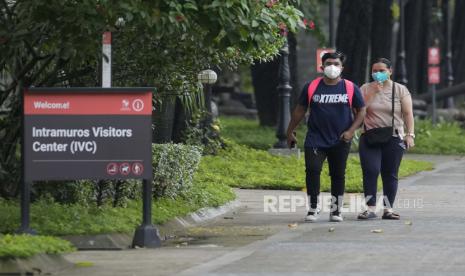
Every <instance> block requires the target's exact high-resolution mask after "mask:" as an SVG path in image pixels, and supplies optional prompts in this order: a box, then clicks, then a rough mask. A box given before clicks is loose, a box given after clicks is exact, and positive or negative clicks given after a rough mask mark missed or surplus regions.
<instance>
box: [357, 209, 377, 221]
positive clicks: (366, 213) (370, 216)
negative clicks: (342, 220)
mask: <svg viewBox="0 0 465 276" xmlns="http://www.w3.org/2000/svg"><path fill="white" fill-rule="evenodd" d="M377 217H378V216H377V215H376V214H375V212H370V211H368V210H365V211H364V212H363V213H360V214H358V216H357V219H360V220H365V219H375V218H377Z"/></svg>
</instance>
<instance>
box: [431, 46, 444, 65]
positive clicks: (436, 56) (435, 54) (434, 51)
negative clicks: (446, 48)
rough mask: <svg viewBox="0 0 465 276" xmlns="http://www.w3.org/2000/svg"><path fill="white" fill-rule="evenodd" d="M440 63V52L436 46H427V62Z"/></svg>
mask: <svg viewBox="0 0 465 276" xmlns="http://www.w3.org/2000/svg"><path fill="white" fill-rule="evenodd" d="M440 63H441V52H440V50H439V48H438V47H430V48H428V64H429V65H438V64H440Z"/></svg>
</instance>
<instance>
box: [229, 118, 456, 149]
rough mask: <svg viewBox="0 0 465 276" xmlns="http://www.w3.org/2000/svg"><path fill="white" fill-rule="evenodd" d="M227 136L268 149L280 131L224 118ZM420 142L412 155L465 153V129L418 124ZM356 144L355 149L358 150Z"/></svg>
mask: <svg viewBox="0 0 465 276" xmlns="http://www.w3.org/2000/svg"><path fill="white" fill-rule="evenodd" d="M220 122H221V126H222V130H221V134H222V135H223V137H226V138H228V139H231V140H233V141H235V142H237V143H238V144H241V145H247V146H250V147H252V148H255V149H262V150H267V149H269V148H271V146H272V145H273V143H275V142H276V140H277V138H276V130H275V128H272V127H261V126H259V125H258V121H255V120H246V119H242V118H237V117H221V118H220ZM415 130H416V131H415V132H416V136H417V137H416V139H415V143H416V146H415V148H414V149H413V150H412V151H411V152H412V153H421V154H453V155H463V154H465V143H464V142H463V139H464V138H465V130H464V129H462V128H460V126H459V125H458V124H456V123H440V124H438V125H436V127H433V126H432V124H431V122H430V121H420V120H417V121H416V122H415ZM305 133H306V127H305V126H303V125H301V126H300V127H299V128H298V130H297V139H298V146H299V147H300V148H303V142H304V139H305ZM356 144H357V142H356V141H354V145H352V146H353V148H354V149H355V148H357V145H356Z"/></svg>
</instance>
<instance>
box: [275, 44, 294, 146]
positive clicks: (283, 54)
mask: <svg viewBox="0 0 465 276" xmlns="http://www.w3.org/2000/svg"><path fill="white" fill-rule="evenodd" d="M288 57H289V47H288V44H287V40H286V42H285V44H284V46H283V48H281V50H280V61H279V74H278V83H279V84H278V87H277V88H278V92H279V109H278V128H277V131H276V137H277V138H278V142H276V144H274V146H273V148H275V149H285V148H287V135H286V128H287V126H288V125H289V121H290V120H291V111H290V98H291V93H290V92H291V90H292V87H291V86H290V84H289V80H290V72H289V62H288V61H289V59H288Z"/></svg>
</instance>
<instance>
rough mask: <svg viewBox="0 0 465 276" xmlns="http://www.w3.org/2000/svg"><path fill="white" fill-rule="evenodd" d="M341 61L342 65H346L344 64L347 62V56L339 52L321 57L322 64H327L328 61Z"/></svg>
mask: <svg viewBox="0 0 465 276" xmlns="http://www.w3.org/2000/svg"><path fill="white" fill-rule="evenodd" d="M329 58H331V59H340V60H341V63H342V64H343V65H344V62H345V61H346V55H344V53H342V52H339V51H336V52H334V53H325V54H324V55H323V56H322V57H321V64H323V65H324V64H325V61H326V60H327V59H329Z"/></svg>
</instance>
